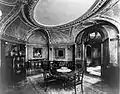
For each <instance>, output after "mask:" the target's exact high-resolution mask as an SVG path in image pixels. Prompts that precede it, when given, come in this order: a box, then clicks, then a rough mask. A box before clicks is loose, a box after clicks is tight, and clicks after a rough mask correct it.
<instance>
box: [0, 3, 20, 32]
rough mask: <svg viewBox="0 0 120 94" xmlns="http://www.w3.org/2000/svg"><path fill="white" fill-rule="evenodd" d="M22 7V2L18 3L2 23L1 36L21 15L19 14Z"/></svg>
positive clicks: (0, 27)
mask: <svg viewBox="0 0 120 94" xmlns="http://www.w3.org/2000/svg"><path fill="white" fill-rule="evenodd" d="M21 5H22V2H20V1H18V2H17V3H16V6H15V7H13V9H12V11H11V12H10V13H9V14H8V15H7V16H6V17H5V18H4V19H2V20H1V21H0V32H1V34H4V31H5V29H6V27H7V26H8V25H9V24H10V23H11V21H12V20H13V19H15V17H16V16H17V15H18V14H19V12H20V10H21Z"/></svg>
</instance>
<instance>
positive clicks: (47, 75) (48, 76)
mask: <svg viewBox="0 0 120 94" xmlns="http://www.w3.org/2000/svg"><path fill="white" fill-rule="evenodd" d="M41 67H42V69H43V77H44V83H45V91H47V89H48V84H49V83H50V82H53V81H55V80H56V77H55V76H54V75H53V74H52V72H51V66H50V62H49V61H43V62H42V65H41Z"/></svg>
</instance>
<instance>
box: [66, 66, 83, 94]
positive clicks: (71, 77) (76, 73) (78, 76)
mask: <svg viewBox="0 0 120 94" xmlns="http://www.w3.org/2000/svg"><path fill="white" fill-rule="evenodd" d="M67 76H68V81H69V82H72V85H73V86H74V90H75V94H76V93H77V91H76V86H77V85H81V92H82V94H83V76H84V67H80V68H79V67H78V65H77V68H75V70H73V71H72V72H70V73H67Z"/></svg>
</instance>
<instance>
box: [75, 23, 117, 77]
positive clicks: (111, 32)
mask: <svg viewBox="0 0 120 94" xmlns="http://www.w3.org/2000/svg"><path fill="white" fill-rule="evenodd" d="M96 22H97V21H96ZM117 34H118V29H117V28H116V27H115V26H114V25H113V24H111V23H109V22H105V21H98V22H97V24H95V25H93V26H90V27H87V28H85V29H83V30H82V31H80V33H79V34H78V35H77V37H76V40H75V42H76V59H78V58H79V59H80V61H81V62H82V63H83V64H85V66H86V67H85V68H86V72H88V73H90V72H89V67H92V68H93V69H94V67H96V66H98V69H100V70H96V71H97V72H99V73H98V75H97V76H100V77H103V76H105V75H106V74H105V70H106V69H108V67H109V66H111V64H112V66H113V65H114V64H116V66H118V64H119V62H118V61H119V58H118V57H119V54H118V51H119V50H118V48H119V46H118V38H117ZM90 70H91V69H90ZM96 71H95V72H93V73H90V74H94V73H95V75H96Z"/></svg>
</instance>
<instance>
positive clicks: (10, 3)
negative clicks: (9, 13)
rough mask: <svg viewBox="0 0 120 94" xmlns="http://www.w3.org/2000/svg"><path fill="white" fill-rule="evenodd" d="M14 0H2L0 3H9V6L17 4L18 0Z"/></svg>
mask: <svg viewBox="0 0 120 94" xmlns="http://www.w3.org/2000/svg"><path fill="white" fill-rule="evenodd" d="M9 1H10V0H9ZM13 1H14V2H13ZM13 1H12V2H8V1H5V0H0V3H1V4H3V5H7V6H15V5H16V3H17V1H18V0H13Z"/></svg>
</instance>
